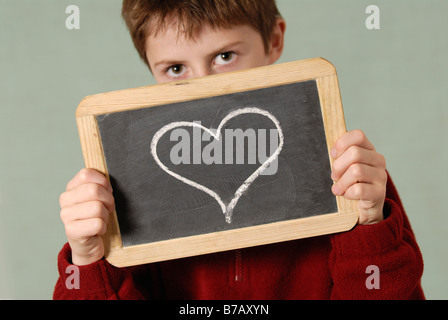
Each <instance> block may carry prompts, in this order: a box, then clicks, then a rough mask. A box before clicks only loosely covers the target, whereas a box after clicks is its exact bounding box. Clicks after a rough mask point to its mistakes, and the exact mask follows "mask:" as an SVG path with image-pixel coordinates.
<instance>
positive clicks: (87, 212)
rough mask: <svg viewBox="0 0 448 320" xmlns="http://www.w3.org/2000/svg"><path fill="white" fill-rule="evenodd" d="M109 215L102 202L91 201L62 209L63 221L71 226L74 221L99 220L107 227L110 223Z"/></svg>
mask: <svg viewBox="0 0 448 320" xmlns="http://www.w3.org/2000/svg"><path fill="white" fill-rule="evenodd" d="M109 213H110V212H109V211H108V209H107V208H106V207H105V206H104V205H103V203H101V202H100V201H89V202H84V203H81V204H78V205H76V206H70V207H66V208H64V209H62V210H61V220H62V222H63V223H64V224H69V223H71V222H72V221H78V220H89V219H95V218H99V219H102V220H103V221H104V223H105V224H106V225H107V224H108V223H109Z"/></svg>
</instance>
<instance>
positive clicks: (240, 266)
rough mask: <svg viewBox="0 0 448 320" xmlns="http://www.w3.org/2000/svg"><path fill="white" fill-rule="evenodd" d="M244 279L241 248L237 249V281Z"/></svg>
mask: <svg viewBox="0 0 448 320" xmlns="http://www.w3.org/2000/svg"><path fill="white" fill-rule="evenodd" d="M240 281H243V254H242V251H241V250H240V249H237V250H235V282H240Z"/></svg>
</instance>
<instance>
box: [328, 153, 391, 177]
mask: <svg viewBox="0 0 448 320" xmlns="http://www.w3.org/2000/svg"><path fill="white" fill-rule="evenodd" d="M355 163H360V164H365V165H368V166H371V167H376V168H380V169H383V170H385V169H386V160H385V158H384V156H383V155H381V154H379V153H377V152H376V151H374V150H369V149H364V148H361V147H359V146H351V147H349V148H348V149H347V150H346V151H345V152H344V153H343V154H341V155H340V156H339V157H338V158H337V159H336V160H334V161H333V164H332V176H331V178H332V179H333V180H339V179H340V177H341V176H342V175H343V174H344V173H345V172H346V171H347V169H348V168H349V167H350V166H352V165H353V164H355Z"/></svg>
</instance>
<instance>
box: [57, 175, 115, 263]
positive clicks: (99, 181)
mask: <svg viewBox="0 0 448 320" xmlns="http://www.w3.org/2000/svg"><path fill="white" fill-rule="evenodd" d="M59 203H60V205H61V220H62V222H63V223H64V226H65V233H66V235H67V239H68V242H69V244H70V247H71V249H72V263H73V264H76V265H86V264H90V263H93V262H95V261H98V260H100V259H102V257H103V255H104V245H103V241H102V238H101V236H102V235H103V234H104V233H105V232H106V228H107V223H108V221H109V213H111V212H113V211H114V208H115V203H114V198H113V195H112V187H111V185H110V183H109V181H108V180H107V179H106V177H105V176H104V175H103V174H101V173H99V172H98V171H95V170H93V169H82V170H81V171H79V172H78V174H77V175H76V176H75V177H74V178H73V179H72V180H71V181H70V182H69V183H68V184H67V190H66V191H65V192H64V193H62V194H61V196H60V198H59Z"/></svg>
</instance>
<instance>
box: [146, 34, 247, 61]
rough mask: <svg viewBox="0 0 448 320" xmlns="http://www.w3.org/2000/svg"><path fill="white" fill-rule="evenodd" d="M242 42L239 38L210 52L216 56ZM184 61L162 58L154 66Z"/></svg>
mask: <svg viewBox="0 0 448 320" xmlns="http://www.w3.org/2000/svg"><path fill="white" fill-rule="evenodd" d="M242 43H244V41H241V40H238V41H235V42H231V43H227V44H225V45H224V46H222V47H221V48H220V49H217V50H214V51H213V52H212V53H211V54H210V56H216V55H218V54H219V53H222V52H226V51H229V50H230V49H231V48H232V47H234V46H237V45H240V44H242ZM184 62H185V61H183V60H174V59H173V60H172V59H170V60H160V61H158V62H156V63H155V64H154V67H155V68H156V67H158V66H159V65H169V66H173V65H177V64H184Z"/></svg>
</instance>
